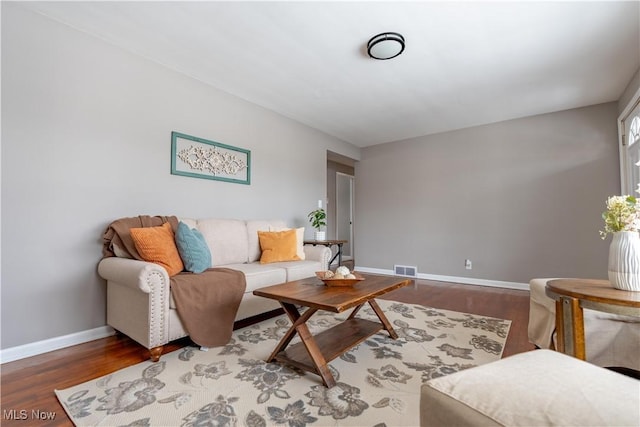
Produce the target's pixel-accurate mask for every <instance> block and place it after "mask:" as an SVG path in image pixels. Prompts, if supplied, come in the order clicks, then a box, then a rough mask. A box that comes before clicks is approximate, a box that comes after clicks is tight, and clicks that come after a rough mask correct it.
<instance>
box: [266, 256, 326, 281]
mask: <svg viewBox="0 0 640 427" xmlns="http://www.w3.org/2000/svg"><path fill="white" fill-rule="evenodd" d="M269 265H272V266H274V267H279V268H282V269H284V270H286V272H287V282H290V281H292V280H300V279H305V278H307V277H314V278H315V277H316V271H321V270H322V267H321V265H320V261H311V260H305V261H289V262H276V263H273V264H269Z"/></svg>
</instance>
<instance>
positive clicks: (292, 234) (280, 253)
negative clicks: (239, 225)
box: [258, 230, 300, 264]
mask: <svg viewBox="0 0 640 427" xmlns="http://www.w3.org/2000/svg"><path fill="white" fill-rule="evenodd" d="M258 238H259V240H260V249H262V255H260V263H261V264H269V263H272V262H279V261H299V260H300V257H298V254H297V252H298V249H297V237H296V230H287V231H258Z"/></svg>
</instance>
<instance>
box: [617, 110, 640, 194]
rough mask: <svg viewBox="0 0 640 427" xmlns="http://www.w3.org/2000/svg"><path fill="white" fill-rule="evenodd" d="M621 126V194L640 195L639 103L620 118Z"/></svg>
mask: <svg viewBox="0 0 640 427" xmlns="http://www.w3.org/2000/svg"><path fill="white" fill-rule="evenodd" d="M639 101H640V100H639ZM622 128H623V129H624V131H623V135H622V145H623V150H622V151H623V156H622V157H623V158H622V162H621V163H622V168H621V172H622V194H630V195H633V196H636V197H640V193H639V192H638V189H639V187H638V185H639V184H640V103H636V105H635V107H634V108H633V109H632V110H631V112H630V113H629V114H627V115H626V117H624V118H623V119H622Z"/></svg>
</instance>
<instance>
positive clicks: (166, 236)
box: [130, 222, 184, 276]
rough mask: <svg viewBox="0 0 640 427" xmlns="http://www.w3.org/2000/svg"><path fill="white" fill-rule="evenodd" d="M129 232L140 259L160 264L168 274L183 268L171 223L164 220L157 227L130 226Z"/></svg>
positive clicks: (176, 272) (171, 274) (172, 274)
mask: <svg viewBox="0 0 640 427" xmlns="http://www.w3.org/2000/svg"><path fill="white" fill-rule="evenodd" d="M130 233H131V238H132V239H133V243H134V245H135V246H136V249H137V250H138V253H139V254H140V256H141V257H142V259H144V260H145V261H148V262H153V263H155V264H158V265H161V266H162V267H164V268H165V270H167V273H168V274H169V276H175V275H176V274H178V273H180V272H181V271H182V270H183V269H184V264H183V263H182V259H181V258H180V254H179V253H178V248H177V247H176V242H175V237H174V235H173V229H172V228H171V224H169V223H168V222H165V223H164V224H162V225H161V226H159V227H143V228H131V229H130Z"/></svg>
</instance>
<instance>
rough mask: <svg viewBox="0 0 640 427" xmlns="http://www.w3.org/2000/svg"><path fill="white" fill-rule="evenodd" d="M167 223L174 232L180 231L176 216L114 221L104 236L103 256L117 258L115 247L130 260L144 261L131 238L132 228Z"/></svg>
mask: <svg viewBox="0 0 640 427" xmlns="http://www.w3.org/2000/svg"><path fill="white" fill-rule="evenodd" d="M165 222H168V223H170V224H171V228H173V232H174V233H175V232H176V230H177V229H178V218H177V217H175V216H149V215H140V216H134V217H130V218H120V219H117V220H115V221H113V222H112V223H111V224H109V226H108V227H107V230H106V231H105V232H104V234H103V235H102V256H103V257H104V258H107V257H110V256H116V254H115V250H116V249H115V248H114V246H117V247H118V249H120V251H121V252H122V254H123V255H127V254H128V255H129V258H133V259H137V260H140V261H144V260H143V259H142V257H140V254H139V253H138V251H137V249H136V245H135V244H134V243H133V239H132V238H131V233H130V232H129V229H130V228H142V227H159V226H161V225H162V224H164V223H165Z"/></svg>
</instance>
